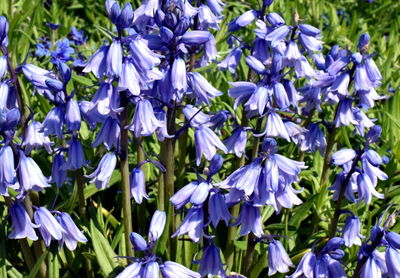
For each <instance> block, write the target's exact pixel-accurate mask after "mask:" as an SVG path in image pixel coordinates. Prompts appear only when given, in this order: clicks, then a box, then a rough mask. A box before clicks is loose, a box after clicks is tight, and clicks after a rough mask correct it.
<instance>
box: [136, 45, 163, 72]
mask: <svg viewBox="0 0 400 278" xmlns="http://www.w3.org/2000/svg"><path fill="white" fill-rule="evenodd" d="M129 48H130V53H131V54H132V58H133V60H134V61H135V64H137V65H138V67H136V68H141V69H144V70H151V69H153V67H155V66H157V65H159V64H160V62H161V60H160V58H161V57H162V56H161V55H158V54H156V53H154V52H153V51H151V50H150V49H149V47H148V46H147V45H146V44H145V42H144V40H143V39H141V38H135V39H133V40H131V42H130V44H129Z"/></svg>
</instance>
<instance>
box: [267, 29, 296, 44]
mask: <svg viewBox="0 0 400 278" xmlns="http://www.w3.org/2000/svg"><path fill="white" fill-rule="evenodd" d="M289 32H290V28H289V27H288V26H287V25H282V26H279V27H278V28H275V29H274V30H273V31H271V32H270V33H268V34H267V35H266V36H265V38H264V39H265V40H266V41H269V42H271V46H272V48H276V47H277V46H278V45H279V43H281V42H282V41H284V40H285V39H286V37H287V35H288V34H289Z"/></svg>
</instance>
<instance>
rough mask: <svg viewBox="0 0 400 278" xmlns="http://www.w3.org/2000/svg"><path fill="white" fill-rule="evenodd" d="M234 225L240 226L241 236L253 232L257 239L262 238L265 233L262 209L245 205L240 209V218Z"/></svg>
mask: <svg viewBox="0 0 400 278" xmlns="http://www.w3.org/2000/svg"><path fill="white" fill-rule="evenodd" d="M234 225H236V226H237V225H240V236H245V235H247V234H249V233H250V232H252V233H253V234H254V235H255V236H256V237H261V236H262V235H263V234H264V232H263V226H262V219H261V214H260V208H259V207H254V206H252V205H251V204H248V203H244V204H243V205H242V208H241V209H240V214H239V217H238V218H237V220H236V222H235V223H234Z"/></svg>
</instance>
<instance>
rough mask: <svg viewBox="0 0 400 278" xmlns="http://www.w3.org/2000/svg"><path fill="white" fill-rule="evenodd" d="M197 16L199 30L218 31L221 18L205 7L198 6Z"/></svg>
mask: <svg viewBox="0 0 400 278" xmlns="http://www.w3.org/2000/svg"><path fill="white" fill-rule="evenodd" d="M198 15H199V23H200V29H202V30H207V29H209V28H211V29H214V30H219V23H220V22H221V17H219V16H217V15H215V14H214V13H213V12H212V11H211V9H210V8H209V7H208V6H207V5H200V7H199V13H198Z"/></svg>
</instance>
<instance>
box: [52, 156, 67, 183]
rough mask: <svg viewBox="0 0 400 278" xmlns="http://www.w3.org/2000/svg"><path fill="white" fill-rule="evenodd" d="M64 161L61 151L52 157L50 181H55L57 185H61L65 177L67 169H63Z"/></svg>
mask: <svg viewBox="0 0 400 278" xmlns="http://www.w3.org/2000/svg"><path fill="white" fill-rule="evenodd" d="M65 163H66V161H65V158H64V155H62V154H61V153H57V154H56V155H55V156H54V158H53V164H52V166H51V181H50V182H52V183H55V184H56V185H57V187H61V186H62V185H63V184H64V182H65V180H66V178H67V171H66V169H64V165H65Z"/></svg>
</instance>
